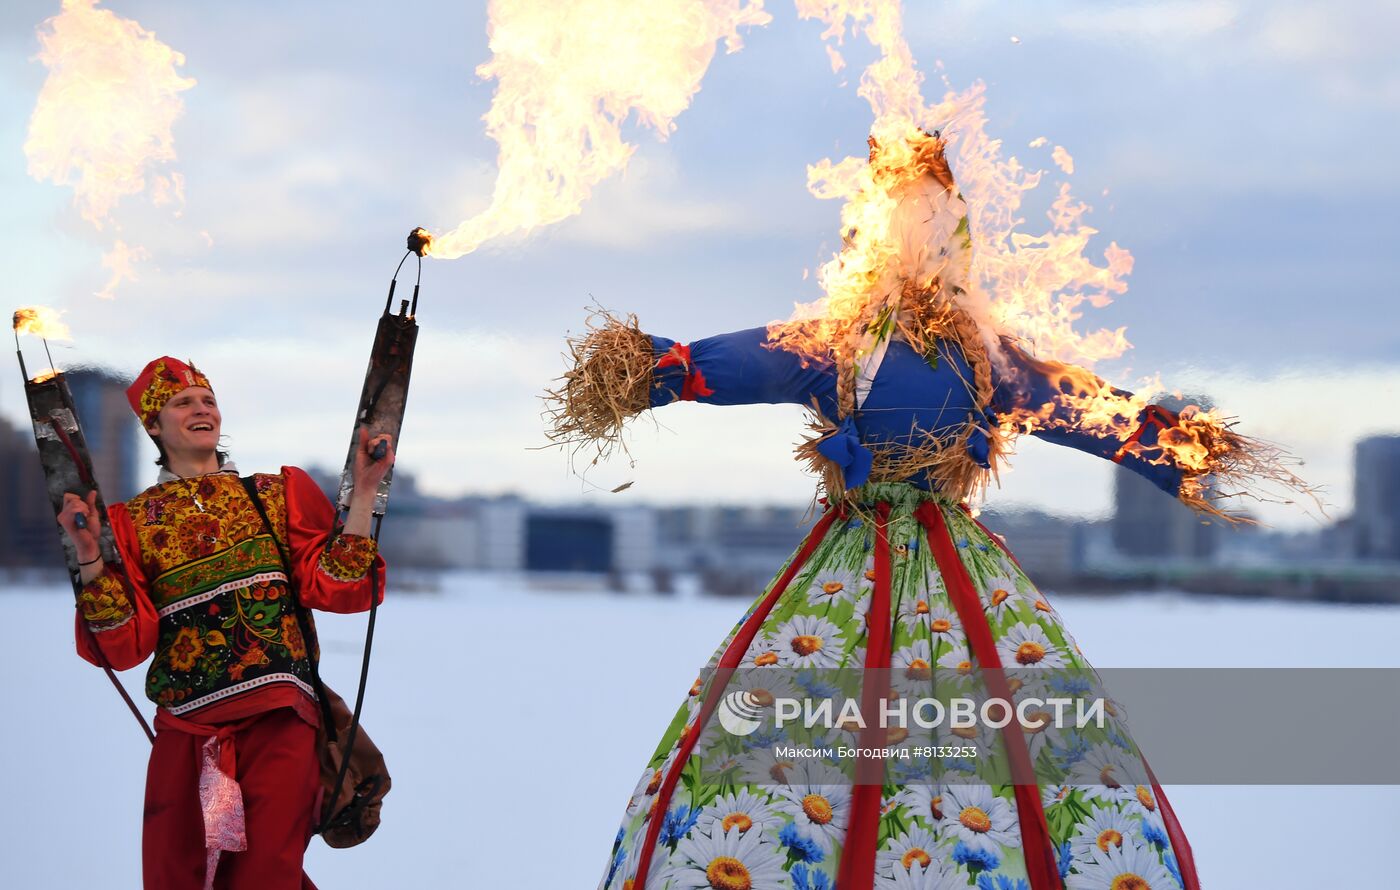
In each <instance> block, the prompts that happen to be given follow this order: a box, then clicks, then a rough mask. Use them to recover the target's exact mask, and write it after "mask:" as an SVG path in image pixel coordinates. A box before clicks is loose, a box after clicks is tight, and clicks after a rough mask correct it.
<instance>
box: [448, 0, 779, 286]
mask: <svg viewBox="0 0 1400 890" xmlns="http://www.w3.org/2000/svg"><path fill="white" fill-rule="evenodd" d="M489 9H490V23H489V26H488V28H489V34H490V45H491V52H492V57H491V59H490V61H488V62H486V63H485V64H483V65H481V66H480V67H478V68H477V74H478V75H480V76H481V77H483V78H488V79H494V80H495V81H496V95H495V97H494V99H493V100H492V103H491V109H490V111H488V112H487V113H486V117H485V120H486V132H487V134H488V135H490V136H491V138H492V139H494V140H495V141H496V143H497V145H498V146H499V149H498V153H497V167H498V173H497V177H496V185H495V190H494V193H493V194H492V198H491V204H490V206H489V207H487V208H486V210H484V211H482V212H481V213H479V214H478V215H476V216H474V217H472V218H471V219H468V220H466V221H464V222H463V223H461V224H460V225H459V226H457V227H456V228H455V229H452V230H451V231H449V232H446V233H444V234H442V235H439V236H436V237H435V238H434V239H433V242H432V245H431V247H430V248H429V251H430V255H431V256H435V257H439V258H442V259H452V258H454V257H459V256H462V255H463V254H466V253H470V252H471V251H473V250H475V249H476V248H477V247H479V246H481V244H482V243H484V242H486V241H488V240H490V239H492V238H496V237H499V236H501V235H507V234H512V233H524V232H529V231H530V230H532V229H535V228H538V227H540V226H545V225H550V224H552V223H556V222H559V221H560V220H563V219H566V218H567V217H570V216H573V215H574V214H576V213H578V212H579V211H580V210H581V209H582V207H583V202H584V201H586V200H587V199H588V196H589V195H590V194H591V192H592V190H593V187H594V186H595V185H597V184H598V183H600V182H602V181H603V180H604V179H606V178H607V177H609V176H611V175H613V174H614V173H616V172H618V171H619V170H622V169H623V168H624V167H625V166H626V165H627V161H628V159H629V158H630V157H631V156H632V152H633V151H634V150H635V148H636V146H635V145H633V144H631V143H629V142H627V141H626V140H624V139H623V138H622V132H621V130H622V124H623V122H624V121H625V120H627V119H628V118H629V117H630V116H632V115H633V114H635V115H636V119H637V120H638V121H639V122H641V123H643V124H645V125H647V126H649V127H650V128H652V129H653V130H655V131H656V132H657V133H658V134H659V135H660V136H661V137H662V138H665V137H666V136H667V135H668V134H670V132H671V131H672V130H673V129H674V126H675V125H674V121H675V118H676V117H677V116H678V115H679V114H680V113H681V112H682V111H684V110H685V109H686V108H687V107H688V106H689V105H690V100H691V97H693V96H694V95H695V93H696V91H698V90H699V88H700V80H701V78H702V77H703V76H704V74H705V71H706V69H707V68H708V67H709V65H710V60H711V59H712V58H713V57H714V53H715V46H716V44H717V43H718V42H719V41H720V40H723V41H724V43H725V47H726V49H727V50H728V51H729V52H731V53H732V52H736V51H738V50H739V49H740V48H741V46H742V41H741V40H740V37H739V28H740V27H752V26H755V25H764V24H767V23H768V21H769V20H770V16H769V15H768V14H767V13H765V12H764V11H763V3H762V0H647V2H645V3H637V2H633V0H576V2H571V3H567V4H557V3H535V2H530V0H496V2H493V3H491V4H490V7H489Z"/></svg>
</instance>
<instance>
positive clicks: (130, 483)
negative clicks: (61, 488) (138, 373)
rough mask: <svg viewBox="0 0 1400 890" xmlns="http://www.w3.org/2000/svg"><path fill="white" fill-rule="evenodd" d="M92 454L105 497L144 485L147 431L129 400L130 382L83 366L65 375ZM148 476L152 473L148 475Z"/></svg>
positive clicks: (114, 497) (118, 496)
mask: <svg viewBox="0 0 1400 890" xmlns="http://www.w3.org/2000/svg"><path fill="white" fill-rule="evenodd" d="M64 376H65V377H66V378H67V380H68V390H69V392H71V393H72V394H73V405H74V406H75V407H76V408H77V409H78V417H79V418H80V419H81V421H82V424H83V436H84V437H85V438H86V439H87V445H88V451H90V452H91V453H92V471H93V475H94V476H96V477H97V485H98V487H99V488H101V489H102V497H103V498H104V499H105V500H107V501H110V502H112V503H116V502H117V501H124V500H126V499H127V498H129V497H131V496H132V495H134V494H138V493H140V491H141V490H142V489H143V488H145V486H144V485H141V484H140V483H139V482H138V481H137V480H138V479H140V478H141V475H140V470H139V468H138V463H139V461H140V456H141V442H142V440H143V439H144V438H145V432H144V431H143V430H142V429H141V423H140V421H138V420H137V419H136V415H135V414H133V413H132V411H131V405H129V404H128V403H127V401H126V387H127V385H128V384H129V383H130V382H131V381H129V380H123V379H121V378H119V377H117V376H115V375H113V374H111V373H109V372H107V371H97V370H91V369H87V368H81V369H78V370H76V371H69V372H67V373H66V374H65V375H64ZM147 475H148V476H149V475H150V474H147Z"/></svg>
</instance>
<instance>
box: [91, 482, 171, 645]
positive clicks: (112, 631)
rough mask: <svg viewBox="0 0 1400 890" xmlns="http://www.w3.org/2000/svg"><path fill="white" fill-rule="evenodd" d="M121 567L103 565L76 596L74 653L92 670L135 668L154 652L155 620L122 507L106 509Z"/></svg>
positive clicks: (127, 519)
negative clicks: (91, 667)
mask: <svg viewBox="0 0 1400 890" xmlns="http://www.w3.org/2000/svg"><path fill="white" fill-rule="evenodd" d="M107 521H108V522H109V523H110V524H111V526H112V537H113V538H114V539H115V540H116V543H117V552H118V553H120V554H121V558H122V565H121V566H120V567H114V566H113V565H112V564H111V563H108V564H107V565H106V567H105V568H104V569H103V570H102V574H100V575H98V576H97V577H96V578H93V579H92V580H91V581H89V582H88V583H87V584H85V585H83V589H82V590H80V591H78V614H77V616H76V618H75V621H74V628H73V630H74V633H75V635H76V637H77V644H78V654H79V655H81V656H82V657H83V658H84V659H86V660H87V661H89V662H91V663H93V664H95V665H97V666H98V667H111V668H113V669H115V670H119V671H124V670H126V669H127V668H133V667H136V666H137V665H138V664H140V663H141V662H143V661H145V660H146V659H147V658H149V657H150V656H151V653H152V652H154V651H155V648H156V634H157V624H158V622H159V620H160V619H159V617H158V616H157V615H156V609H155V606H153V605H152V604H151V597H150V594H149V593H148V586H147V584H146V576H145V573H144V572H143V571H142V568H141V551H140V548H139V546H138V545H137V543H136V531H135V529H134V528H133V527H132V525H131V516H130V515H129V514H128V513H127V512H126V505H125V504H114V505H112V506H111V507H109V508H108V510H107Z"/></svg>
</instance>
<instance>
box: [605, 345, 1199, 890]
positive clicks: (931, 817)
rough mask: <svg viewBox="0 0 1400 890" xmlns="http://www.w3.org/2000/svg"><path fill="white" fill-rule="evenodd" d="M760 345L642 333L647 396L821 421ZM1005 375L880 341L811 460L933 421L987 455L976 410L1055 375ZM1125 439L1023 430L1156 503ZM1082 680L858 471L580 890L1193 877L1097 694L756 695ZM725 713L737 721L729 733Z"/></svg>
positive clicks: (1099, 886) (920, 509) (921, 514)
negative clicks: (914, 706) (1015, 715)
mask: <svg viewBox="0 0 1400 890" xmlns="http://www.w3.org/2000/svg"><path fill="white" fill-rule="evenodd" d="M766 339H767V338H766V332H765V330H764V329H761V328H758V329H754V330H749V331H740V332H737V333H733V334H727V335H723V336H718V337H712V338H708V339H704V340H700V341H697V342H695V343H693V344H690V345H688V346H687V345H682V344H677V343H674V342H673V341H670V340H667V339H664V338H661V337H651V338H650V345H651V356H650V361H651V363H652V364H651V367H650V406H651V407H653V408H654V407H659V406H661V405H665V404H667V403H670V402H673V401H677V400H695V401H700V402H706V403H710V404H715V405H735V404H748V403H796V404H802V405H807V406H812V407H815V408H816V409H817V410H818V411H819V412H820V415H822V416H825V417H839V416H840V414H839V413H838V411H837V406H836V400H837V393H836V388H837V385H836V378H835V373H834V372H833V370H832V368H831V366H830V365H829V364H828V365H825V366H824V365H823V364H822V363H820V362H812V361H806V362H804V361H802V360H801V359H800V358H799V357H798V356H796V355H794V354H792V353H790V352H786V351H783V350H781V349H773V348H770V347H769V346H768V345H766V344H765V340H766ZM1020 371H1021V372H1022V373H1017V374H1015V375H1006V376H1005V377H1004V378H1000V377H999V378H998V379H996V380H995V381H994V383H995V396H994V398H993V399H992V403H991V405H990V406H989V407H986V408H982V409H979V408H978V407H977V400H976V398H975V397H974V395H972V394H971V393H970V392H969V385H968V383H967V381H969V380H971V379H972V377H973V375H972V373H971V371H970V369H969V367H968V364H967V363H966V361H965V360H964V357H963V354H962V352H961V350H960V349H959V348H957V347H956V346H955V345H951V344H949V343H946V342H940V343H939V344H938V345H937V347H936V351H935V352H933V353H929V354H919V353H918V352H916V351H915V350H914V349H912V348H911V347H910V346H909V345H908V344H907V343H906V342H904V341H903V340H902V339H900V338H899V337H898V336H895V337H893V338H891V339H890V340H889V341H888V342H887V346H886V348H884V349H883V350H882V354H881V355H880V356H878V357H877V360H876V361H874V362H871V363H870V364H869V365H868V366H867V367H866V368H865V369H864V371H863V372H862V373H863V374H864V377H863V379H862V382H861V386H860V388H859V401H858V403H857V406H856V410H855V411H854V412H852V413H851V415H850V416H849V418H847V420H846V421H845V422H844V423H843V424H842V425H841V427H840V428H839V429H837V430H835V431H834V432H833V433H832V434H831V435H830V436H828V437H827V440H826V442H825V443H824V444H823V448H822V453H823V454H824V455H825V456H826V457H827V458H829V459H831V460H833V461H835V462H837V463H838V464H840V465H841V466H842V468H843V470H844V471H845V474H846V479H847V480H848V481H859V480H860V479H861V478H862V476H863V475H866V474H868V471H869V448H871V447H874V448H878V447H880V446H882V445H885V446H888V445H890V444H891V443H893V444H895V445H899V444H901V443H903V444H910V443H911V442H912V438H911V437H913V436H915V435H916V434H917V435H926V434H927V433H929V432H933V433H934V434H936V435H938V436H943V437H945V438H946V440H947V441H948V442H949V443H953V444H952V446H951V447H958V448H963V449H966V451H967V456H968V457H969V458H970V459H971V460H973V461H975V462H978V463H981V464H982V465H984V466H985V464H986V460H987V447H988V436H989V435H990V431H991V430H992V429H993V428H994V425H995V424H996V422H997V415H998V414H999V413H1001V412H1005V411H1008V410H1010V409H1011V408H1012V407H1014V406H1016V405H1025V404H1033V405H1038V404H1041V403H1042V402H1044V401H1047V399H1046V395H1047V393H1048V392H1049V388H1050V387H1052V386H1053V385H1054V383H1053V381H1051V380H1049V379H1046V377H1045V376H1044V375H1043V374H1041V373H1039V372H1037V370H1036V368H1035V367H1034V366H1032V365H1027V366H1026V367H1024V368H1021V369H1020ZM1013 376H1014V379H1012V378H1013ZM1140 433H1141V442H1142V445H1143V446H1144V447H1145V448H1146V449H1147V450H1146V451H1144V450H1143V449H1135V450H1134V451H1133V453H1131V454H1124V453H1123V448H1122V445H1123V443H1122V442H1120V441H1118V440H1117V439H1114V438H1112V437H1106V438H1105V437H1099V436H1095V435H1093V434H1092V433H1088V432H1081V431H1077V430H1074V429H1059V430H1053V431H1052V430H1047V431H1043V432H1040V433H1037V434H1036V435H1038V436H1041V437H1043V438H1046V439H1049V440H1052V441H1055V442H1058V443H1060V444H1066V445H1070V446H1071V447H1075V448H1078V449H1080V450H1084V451H1088V452H1090V453H1093V454H1096V455H1098V456H1100V457H1104V458H1106V459H1115V460H1117V461H1118V462H1120V463H1122V464H1123V465H1124V466H1126V467H1129V468H1130V469H1132V470H1134V471H1136V472H1138V473H1141V474H1142V475H1144V476H1146V477H1147V478H1149V479H1151V480H1152V481H1153V482H1154V483H1155V484H1157V485H1158V486H1159V487H1160V488H1161V489H1163V490H1164V491H1165V492H1167V493H1168V494H1172V495H1175V494H1176V493H1177V490H1178V488H1179V486H1180V484H1181V479H1182V474H1181V472H1179V471H1178V470H1177V469H1175V468H1174V467H1173V466H1172V465H1171V464H1170V463H1165V464H1164V463H1160V462H1153V461H1152V460H1149V459H1148V458H1149V457H1150V456H1151V446H1152V445H1153V443H1154V442H1155V433H1154V432H1153V430H1152V429H1151V428H1148V429H1145V430H1142V431H1140ZM1094 677H1095V675H1094V674H1093V672H1092V669H1091V668H1090V667H1089V666H1088V665H1087V664H1086V662H1085V661H1084V659H1083V657H1082V656H1081V654H1080V652H1079V648H1078V647H1077V646H1076V645H1075V642H1074V640H1073V638H1072V637H1071V636H1070V635H1069V632H1068V631H1067V630H1066V629H1065V627H1064V625H1063V623H1062V621H1061V619H1060V615H1059V613H1058V612H1057V611H1056V610H1055V607H1054V606H1053V605H1052V604H1051V603H1050V601H1049V600H1048V599H1047V598H1046V597H1045V596H1044V595H1043V594H1042V593H1041V592H1040V591H1038V590H1037V589H1036V587H1035V585H1034V584H1033V583H1032V582H1031V580H1030V579H1029V578H1027V577H1026V575H1025V574H1024V573H1023V572H1022V571H1021V569H1020V568H1019V567H1018V565H1017V563H1016V560H1015V558H1014V557H1013V556H1012V555H1011V553H1010V552H1008V551H1007V550H1006V549H1005V547H1004V546H1003V544H1002V542H1001V541H1000V540H999V539H998V538H996V537H995V536H993V535H991V534H989V533H988V532H987V530H986V529H985V528H983V527H982V526H981V525H980V524H979V523H978V522H977V521H976V519H975V518H974V517H973V516H972V515H971V514H970V513H969V512H968V511H967V510H966V509H964V508H963V507H962V506H960V504H959V503H957V502H955V500H954V499H953V498H952V497H950V496H948V495H946V494H944V493H940V491H939V490H938V486H937V484H936V483H934V482H933V481H932V479H931V476H930V475H929V474H926V473H917V472H916V473H912V474H910V476H909V477H908V478H905V479H902V480H898V481H888V480H887V481H882V482H866V483H865V484H864V485H863V486H860V487H856V488H854V489H853V490H852V491H849V492H847V496H846V498H845V499H844V500H843V502H842V504H841V506H839V507H828V509H827V510H826V512H825V513H824V514H823V515H822V516H821V518H820V520H819V521H818V522H817V523H816V525H815V527H814V528H813V529H812V530H811V532H810V534H809V535H808V537H807V539H806V540H805V542H804V543H803V544H802V546H801V547H800V549H799V550H798V552H796V553H795V554H794V555H793V556H792V558H791V559H790V561H789V562H788V564H787V565H786V566H785V567H784V568H783V569H782V571H781V572H780V573H779V574H778V575H777V577H776V578H775V579H774V580H773V581H772V582H771V583H770V584H769V586H768V587H767V589H766V590H764V591H763V593H762V594H761V595H760V596H759V597H758V599H757V600H756V601H755V602H754V603H753V605H752V606H751V607H750V608H749V610H748V611H747V613H746V614H745V615H744V616H743V618H742V619H741V620H740V621H739V622H738V624H737V625H735V627H734V629H733V631H731V633H730V634H729V635H728V637H727V638H726V639H725V640H724V641H723V642H722V643H721V644H720V645H719V647H718V648H717V649H716V650H715V652H714V655H713V656H712V657H711V659H710V661H709V664H708V665H707V666H706V668H705V670H704V671H703V672H702V673H701V676H700V678H699V680H697V681H696V683H695V685H694V687H692V688H691V690H690V691H689V693H688V694H686V695H685V696H684V700H683V702H682V703H681V705H680V708H679V709H678V710H677V712H676V716H675V719H674V721H673V722H672V723H671V725H670V727H669V728H668V729H667V730H666V732H665V733H664V734H663V736H662V737H661V741H660V743H659V744H658V745H657V747H656V751H655V753H654V755H653V756H652V757H651V759H650V760H649V761H648V762H647V763H646V765H645V767H644V768H643V769H642V770H641V775H640V778H639V780H638V782H637V785H636V788H635V790H634V791H633V792H632V795H631V797H630V799H629V800H628V801H627V806H626V813H625V815H624V817H623V819H622V824H621V826H620V827H619V829H618V831H617V836H616V840H615V843H614V845H613V849H612V853H611V855H610V857H609V860H608V862H607V863H606V867H605V868H604V870H603V878H602V882H601V884H600V888H602V890H642V888H650V890H692V888H713V890H779V888H782V890H787V888H792V890H832V888H839V890H868V888H881V890H954V888H957V890H962V888H968V887H975V888H977V890H1058V888H1066V890H1195V888H1197V887H1198V886H1199V885H1198V883H1197V879H1196V875H1195V869H1194V866H1193V864H1192V859H1191V852H1190V847H1189V846H1188V844H1187V842H1186V838H1185V836H1184V834H1183V833H1182V830H1181V828H1180V826H1179V825H1178V824H1177V821H1176V819H1175V817H1174V816H1173V813H1172V810H1171V807H1170V806H1169V805H1168V803H1167V800H1166V798H1165V797H1164V796H1163V794H1162V789H1161V788H1160V787H1159V786H1158V784H1157V783H1156V781H1155V780H1154V779H1153V778H1152V774H1151V771H1150V769H1149V768H1148V767H1147V764H1146V762H1145V760H1144V758H1143V755H1142V753H1141V752H1140V751H1139V750H1138V748H1137V746H1136V745H1135V744H1134V743H1133V741H1132V738H1131V736H1130V734H1129V731H1128V727H1127V723H1126V720H1125V718H1124V711H1123V709H1122V708H1121V707H1120V706H1117V705H1116V703H1113V702H1112V701H1111V699H1110V700H1108V703H1107V713H1106V714H1105V715H1101V716H1103V717H1104V719H1102V720H1100V721H1099V722H1098V723H1090V724H1089V725H1088V726H1086V727H1082V728H1080V727H1078V726H1077V725H1071V726H1069V727H1068V728H1066V727H1064V726H1061V725H1059V724H1055V725H1054V726H1053V727H1052V726H1051V724H1050V722H1049V714H1048V713H1043V712H1042V713H1036V712H1033V713H1031V719H1030V720H1028V721H1022V720H1016V721H1012V722H1010V723H1009V725H1006V726H1005V727H1004V728H997V727H995V726H992V725H988V724H987V723H985V722H984V723H979V724H978V725H974V726H971V727H964V726H955V725H953V721H951V720H944V721H942V722H936V721H929V722H930V723H934V724H935V725H932V726H923V725H906V726H904V727H897V726H896V727H880V726H877V725H876V723H875V722H874V721H868V722H867V723H866V724H865V725H864V726H862V725H861V724H860V723H852V722H850V721H845V722H843V720H842V719H838V720H836V721H835V722H834V723H833V722H831V721H828V724H829V725H823V724H821V722H820V721H818V723H817V724H816V725H813V726H811V727H807V726H805V725H803V724H801V723H799V722H798V721H790V722H789V723H787V725H786V727H785V728H784V729H782V730H775V729H774V726H775V725H776V722H775V703H778V702H780V701H783V700H788V701H796V702H801V703H803V705H804V706H810V705H811V704H812V703H813V702H816V701H818V700H820V699H824V698H832V697H836V698H837V699H839V698H840V696H841V694H842V692H843V686H842V684H843V683H845V684H847V688H845V689H844V691H845V692H848V693H849V695H850V697H852V698H854V699H856V700H857V701H858V702H860V703H861V704H862V705H866V706H869V705H871V704H874V703H878V702H880V701H882V700H890V699H893V698H895V697H899V696H902V697H904V698H906V699H908V698H914V699H933V700H937V701H939V702H950V701H951V699H952V698H954V697H956V696H959V695H964V694H972V695H982V696H984V697H991V698H1001V699H1004V700H1007V701H1014V702H1016V703H1018V705H1019V704H1020V703H1021V702H1024V701H1027V700H1028V699H1030V698H1032V697H1034V699H1035V700H1037V701H1040V700H1048V699H1051V698H1053V697H1054V695H1055V694H1056V693H1057V692H1065V691H1067V690H1068V691H1069V692H1071V693H1072V692H1074V691H1080V692H1082V691H1083V690H1084V687H1085V685H1086V684H1087V683H1090V682H1091V681H1092V680H1093V679H1094ZM852 678H854V679H852ZM1086 678H1087V680H1086ZM848 681H849V682H848ZM851 683H853V684H854V687H853V688H850V684H851ZM984 700H985V699H984ZM744 704H747V705H748V706H749V711H748V712H747V714H746V715H745V716H747V717H750V718H753V719H752V721H751V725H745V724H744V722H743V720H738V721H737V724H738V725H737V726H736V720H734V719H732V718H734V716H735V714H736V713H740V712H741V710H742V708H741V706H742V705H744ZM736 708H739V710H736ZM865 712H866V713H869V712H870V709H869V708H868V707H867V708H866V709H865ZM841 713H842V714H844V713H845V712H844V711H843V712H841ZM726 717H729V718H731V719H728V720H726V719H725V718H726ZM754 726H761V728H759V729H754V728H753V727H754ZM745 733H748V734H745ZM843 748H846V749H847V750H851V751H855V752H857V755H856V756H855V757H854V758H852V757H843V756H841V752H842V749H843ZM872 752H873V753H872Z"/></svg>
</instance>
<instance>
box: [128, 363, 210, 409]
mask: <svg viewBox="0 0 1400 890" xmlns="http://www.w3.org/2000/svg"><path fill="white" fill-rule="evenodd" d="M191 386H202V387H204V388H205V389H207V390H209V391H210V392H213V390H214V387H212V386H210V385H209V378H208V377H205V376H204V372H202V371H200V370H199V369H198V368H196V367H195V366H194V365H192V364H186V363H185V362H182V361H180V360H179V359H177V358H171V357H170V356H168V355H163V356H161V357H160V358H158V359H155V360H154V361H152V362H151V363H150V364H148V365H146V367H145V369H144V370H143V371H142V372H141V373H140V374H138V375H137V376H136V382H135V383H133V384H131V386H129V387H127V390H126V400H127V401H128V402H130V403H131V410H132V411H135V412H136V416H137V417H139V418H141V425H142V426H150V425H151V422H152V421H154V420H155V419H156V415H158V414H160V409H162V408H164V407H165V403H166V402H168V401H170V400H171V399H172V398H173V397H174V396H175V395H177V394H178V393H180V392H182V391H184V390H186V389H189V388H190V387H191Z"/></svg>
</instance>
